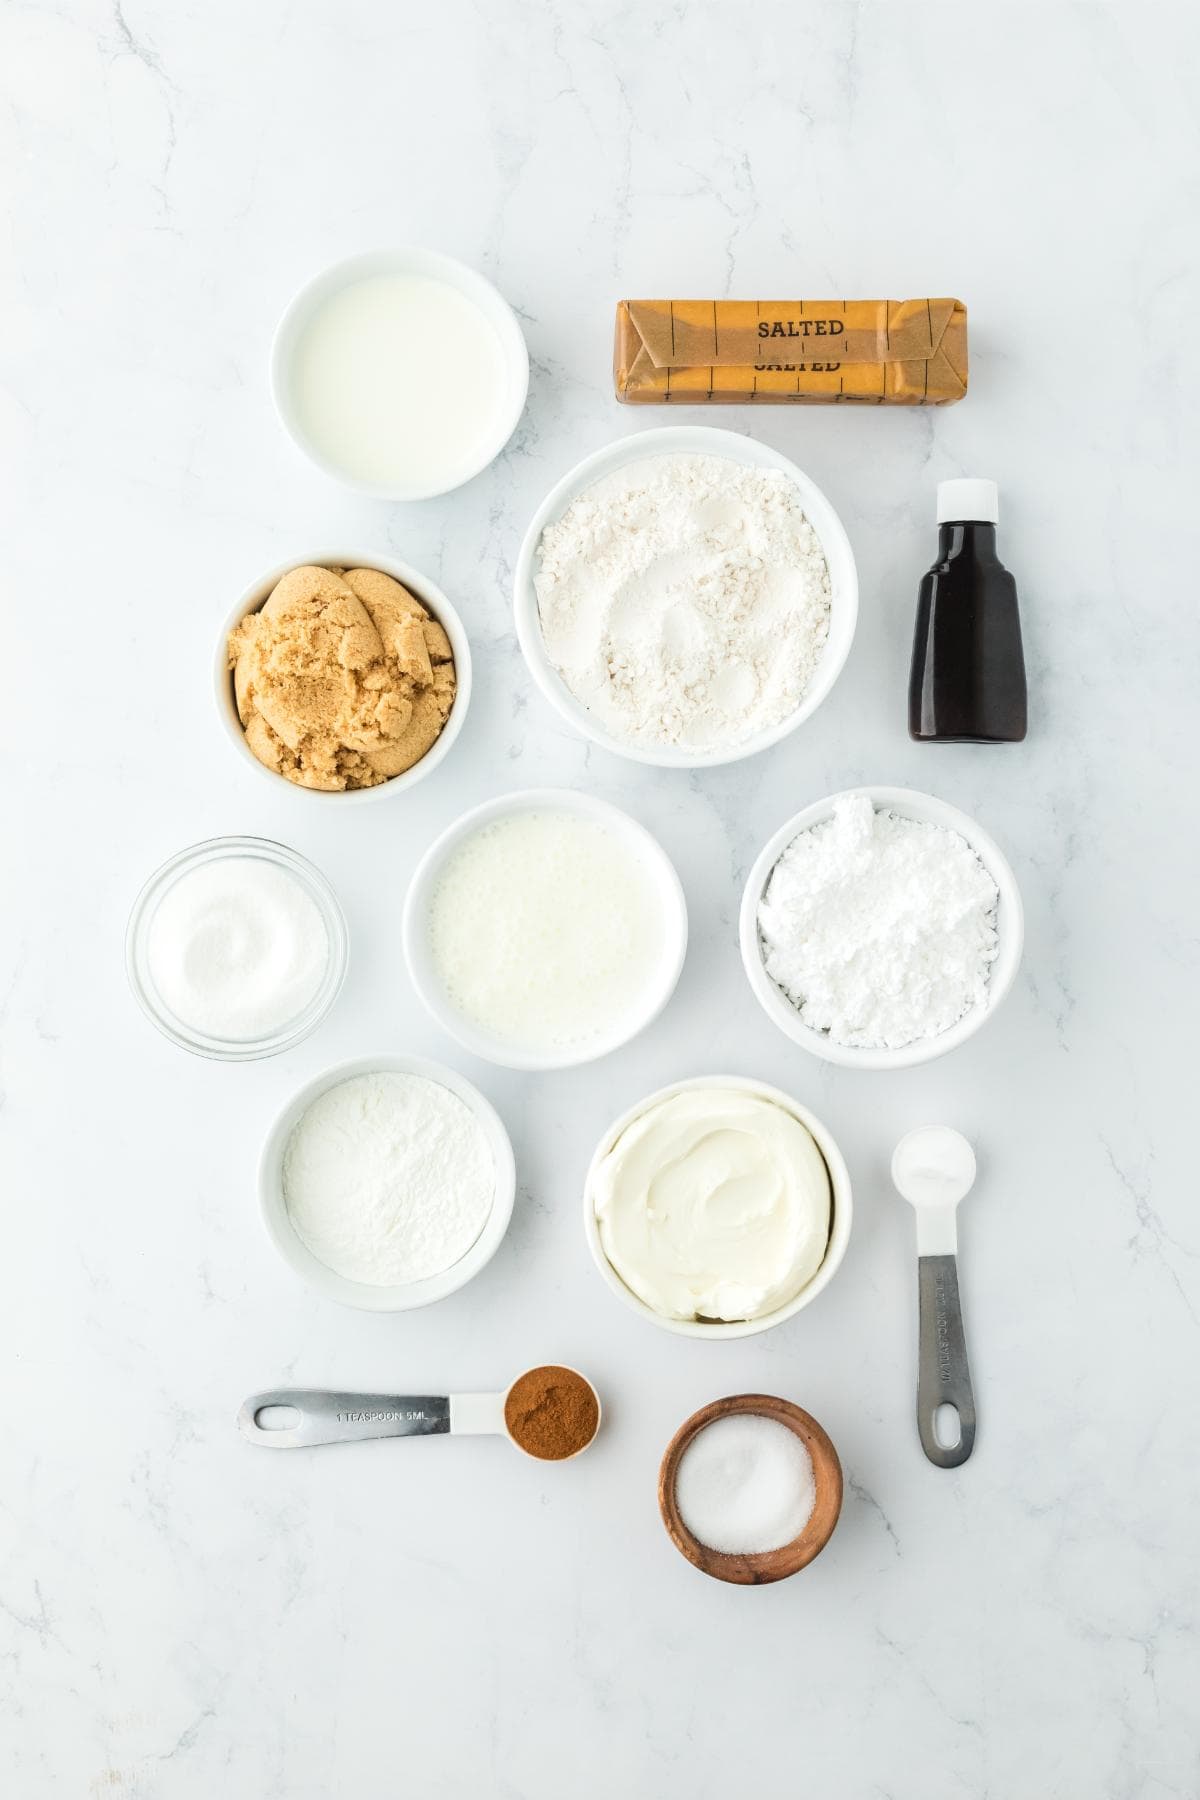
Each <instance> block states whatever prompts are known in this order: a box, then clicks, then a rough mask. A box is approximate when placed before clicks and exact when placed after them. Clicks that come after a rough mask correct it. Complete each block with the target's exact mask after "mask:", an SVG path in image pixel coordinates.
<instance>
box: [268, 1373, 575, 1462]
mask: <svg viewBox="0 0 1200 1800" xmlns="http://www.w3.org/2000/svg"><path fill="white" fill-rule="evenodd" d="M562 1368H563V1365H561V1364H546V1365H544V1367H542V1368H536V1369H530V1370H527V1371H526V1373H527V1374H530V1375H537V1374H550V1373H553V1372H556V1371H558V1370H561V1369H562ZM566 1372H567V1373H568V1374H571V1375H576V1376H578V1378H579V1380H580V1381H583V1382H585V1383H586V1385H587V1387H588V1388H589V1389H590V1390H591V1393H592V1397H593V1399H594V1400H595V1402H596V1424H595V1427H594V1429H593V1431H592V1435H591V1437H589V1438H588V1440H587V1443H584V1444H580V1446H579V1448H578V1450H573V1451H572V1452H571V1453H570V1454H571V1456H578V1455H580V1454H581V1453H582V1451H584V1450H586V1449H587V1447H588V1444H590V1443H591V1442H592V1441H593V1439H594V1438H595V1435H596V1432H597V1431H598V1430H599V1429H600V1398H599V1395H598V1394H597V1393H596V1390H595V1388H594V1387H592V1384H591V1382H590V1381H588V1380H587V1377H586V1376H584V1375H580V1373H579V1371H578V1369H570V1370H567V1371H566ZM523 1379H524V1377H523V1376H521V1375H518V1376H517V1381H521V1380H523ZM516 1385H517V1382H516V1381H514V1382H513V1383H512V1384H511V1386H509V1387H507V1388H506V1389H505V1390H504V1392H503V1393H500V1394H343V1393H333V1392H328V1391H326V1390H325V1389H322V1388H276V1389H275V1390H274V1391H273V1392H270V1393H266V1394H252V1395H251V1396H250V1398H249V1399H248V1400H245V1401H243V1403H242V1406H241V1409H240V1411H239V1412H238V1419H237V1422H238V1429H239V1431H240V1432H241V1434H242V1436H243V1437H244V1438H247V1439H249V1441H250V1443H252V1444H262V1445H264V1446H265V1447H266V1448H267V1449H268V1450H305V1449H308V1448H310V1447H311V1446H313V1445H316V1444H356V1443H361V1442H362V1441H363V1440H364V1439H366V1438H398V1437H437V1436H440V1435H444V1434H445V1433H447V1432H450V1433H454V1434H456V1435H460V1436H471V1437H478V1436H483V1435H488V1434H490V1435H494V1436H499V1437H506V1438H507V1439H508V1441H509V1443H510V1444H513V1445H515V1446H516V1448H517V1449H518V1450H520V1451H522V1452H523V1453H524V1454H525V1455H526V1456H534V1457H535V1460H537V1461H546V1460H548V1459H547V1458H545V1457H536V1453H535V1452H534V1451H532V1450H527V1449H526V1447H525V1445H524V1444H522V1443H521V1441H520V1439H519V1438H518V1437H517V1436H516V1435H515V1434H514V1433H513V1432H511V1431H510V1430H509V1428H508V1423H507V1420H506V1417H505V1403H506V1402H507V1400H508V1396H509V1394H510V1393H511V1392H512V1390H513V1388H514V1387H515V1386H516ZM276 1408H284V1409H286V1410H287V1411H288V1412H289V1413H295V1414H298V1415H299V1417H298V1419H296V1420H290V1421H289V1422H288V1423H287V1424H282V1423H280V1424H276V1423H274V1422H272V1421H271V1420H270V1419H269V1418H266V1419H264V1417H263V1415H264V1414H269V1413H270V1412H271V1411H272V1410H274V1409H276ZM553 1460H556V1461H562V1462H565V1461H569V1460H570V1458H569V1457H559V1458H555V1459H553Z"/></svg>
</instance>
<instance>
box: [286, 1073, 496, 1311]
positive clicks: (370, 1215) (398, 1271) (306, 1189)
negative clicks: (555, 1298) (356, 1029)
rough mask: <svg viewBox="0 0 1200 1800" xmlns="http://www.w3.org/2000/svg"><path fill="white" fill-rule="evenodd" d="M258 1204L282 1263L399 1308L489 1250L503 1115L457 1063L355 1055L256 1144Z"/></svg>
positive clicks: (465, 1275)
mask: <svg viewBox="0 0 1200 1800" xmlns="http://www.w3.org/2000/svg"><path fill="white" fill-rule="evenodd" d="M258 1188H259V1203H260V1205H261V1207H262V1214H263V1221H264V1223H265V1225H266V1228H267V1233H268V1236H269V1237H270V1239H271V1242H272V1243H273V1244H274V1246H275V1248H276V1249H277V1250H278V1251H279V1253H280V1255H281V1256H282V1257H283V1259H284V1261H285V1262H286V1263H287V1264H288V1265H289V1266H290V1267H291V1268H292V1270H293V1271H294V1272H295V1273H296V1274H297V1275H299V1276H300V1278H301V1279H302V1280H303V1281H305V1282H306V1283H307V1284H308V1286H309V1287H311V1288H313V1289H314V1290H315V1291H316V1292H317V1293H319V1294H322V1295H324V1297H325V1298H326V1299H329V1300H337V1301H340V1302H341V1304H342V1305H343V1306H355V1307H359V1308H361V1309H363V1310H364V1311H367V1312H407V1311H409V1310H411V1309H412V1308H414V1307H418V1306H428V1305H430V1304H431V1303H432V1302H433V1301H435V1300H444V1299H445V1298H446V1296H447V1295H448V1294H452V1293H454V1292H456V1290H457V1289H458V1288H460V1287H463V1286H464V1285H465V1284H466V1283H467V1282H468V1281H470V1280H471V1278H472V1277H473V1276H475V1275H478V1273H479V1271H480V1270H481V1269H482V1268H483V1267H484V1266H485V1265H486V1264H487V1263H488V1262H490V1261H491V1259H492V1257H493V1256H494V1255H495V1253H496V1251H497V1250H498V1249H499V1247H500V1242H501V1240H502V1238H503V1237H504V1234H505V1232H506V1231H507V1229H508V1223H509V1220H510V1219H511V1217H512V1209H513V1200H514V1197H515V1194H516V1172H515V1165H514V1162H513V1152H512V1145H511V1143H510V1141H509V1137H508V1133H507V1132H506V1131H505V1129H504V1126H503V1124H502V1123H501V1120H500V1117H499V1115H498V1114H497V1112H496V1111H495V1109H494V1108H493V1107H492V1106H491V1105H489V1103H488V1102H487V1101H486V1100H485V1099H484V1097H483V1095H482V1094H481V1093H480V1092H479V1090H478V1089H477V1088H475V1087H473V1086H472V1085H471V1083H470V1082H469V1081H465V1080H464V1079H463V1077H462V1076H461V1075H458V1074H456V1073H455V1072H454V1070H453V1069H446V1068H443V1067H442V1066H441V1064H439V1063H434V1062H426V1061H424V1060H422V1059H421V1058H418V1057H412V1056H395V1055H388V1054H382V1055H377V1056H367V1057H359V1058H358V1059H356V1060H355V1061H353V1062H346V1063H339V1064H338V1065H337V1066H336V1067H334V1068H332V1069H326V1070H325V1072H324V1074H322V1075H318V1076H317V1077H316V1078H315V1079H314V1080H313V1081H310V1082H309V1083H308V1084H307V1085H306V1086H305V1087H303V1088H301V1089H300V1091H299V1093H298V1094H296V1095H294V1096H293V1098H292V1099H291V1100H290V1101H289V1103H288V1105H287V1106H286V1107H285V1108H284V1109H283V1111H282V1112H281V1113H280V1115H279V1117H278V1118H277V1119H276V1121H275V1123H274V1125H273V1126H272V1127H271V1130H270V1132H269V1134H268V1136H267V1140H266V1143H265V1144H264V1145H263V1150H262V1157H261V1159H260V1162H259V1171H258Z"/></svg>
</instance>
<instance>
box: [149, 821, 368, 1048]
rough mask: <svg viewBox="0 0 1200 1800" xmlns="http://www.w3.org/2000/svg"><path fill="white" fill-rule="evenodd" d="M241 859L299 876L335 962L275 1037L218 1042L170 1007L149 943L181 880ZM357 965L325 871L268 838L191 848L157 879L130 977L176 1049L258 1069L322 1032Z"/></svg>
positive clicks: (331, 960)
mask: <svg viewBox="0 0 1200 1800" xmlns="http://www.w3.org/2000/svg"><path fill="white" fill-rule="evenodd" d="M235 857H236V858H238V859H243V858H246V857H256V858H258V859H259V860H261V861H262V862H267V863H272V864H274V866H275V867H276V868H279V869H284V870H286V871H287V873H288V874H289V875H292V876H294V877H295V879H296V880H297V881H298V882H299V883H300V885H301V887H302V888H303V889H304V891H305V893H306V894H307V895H308V897H309V899H310V900H311V901H312V902H313V904H314V906H315V907H316V908H317V910H318V912H319V913H320V915H321V918H322V921H323V922H324V925H325V936H326V940H327V942H328V945H329V958H328V962H327V964H326V968H325V975H324V978H323V979H322V982H321V985H320V987H319V988H318V989H317V991H316V993H315V994H314V995H313V997H312V999H311V1000H310V1001H309V1003H308V1005H307V1006H306V1007H305V1008H304V1010H303V1012H300V1013H298V1014H297V1015H296V1017H295V1018H294V1019H290V1020H289V1021H288V1023H287V1025H286V1026H284V1027H283V1028H282V1030H280V1031H277V1032H274V1033H273V1034H272V1035H271V1036H269V1037H262V1038H217V1037H209V1036H208V1035H207V1034H206V1033H205V1032H202V1031H197V1030H195V1029H194V1028H193V1027H192V1026H190V1025H188V1024H186V1023H185V1022H184V1021H183V1020H182V1019H180V1018H179V1017H178V1016H177V1015H176V1014H175V1013H174V1012H172V1011H171V1009H170V1007H168V1006H167V1004H166V1002H165V1001H164V1000H163V999H162V997H161V996H160V994H159V992H158V990H157V988H156V987H155V985H154V978H153V976H152V974H151V972H150V963H149V958H148V955H147V942H148V939H149V934H150V926H151V923H152V921H153V919H154V914H155V912H156V910H157V908H158V905H159V903H160V901H161V900H162V898H163V896H164V894H166V893H167V892H168V890H169V889H170V888H171V887H173V886H174V884H175V882H176V881H178V880H179V878H180V876H181V875H187V874H190V873H191V871H192V870H193V869H198V868H201V867H202V866H203V865H204V864H205V863H213V862H223V861H225V860H227V859H231V858H235ZM349 960H350V939H349V933H348V932H347V930H346V919H345V915H344V914H343V912H342V909H341V906H340V904H339V902H338V897H337V895H336V894H335V893H334V891H333V889H332V888H331V887H330V885H329V883H328V882H327V881H326V879H325V877H324V876H323V875H322V874H321V872H320V870H319V869H315V868H314V867H313V865H312V864H311V863H310V862H307V861H306V860H305V858H304V857H303V856H298V855H297V853H296V852H295V851H294V850H289V849H288V847H287V845H286V844H274V843H272V842H271V841H270V839H268V838H256V837H221V838H209V839H208V840H207V841H206V842H205V843H203V844H192V845H191V846H190V848H189V849H187V850H180V851H179V853H178V854H177V855H175V856H173V857H171V859H170V860H169V861H168V862H165V863H164V864H163V865H162V867H161V868H160V869H157V870H156V871H155V872H154V874H153V875H152V876H151V877H150V879H149V881H148V882H147V883H146V885H145V887H144V888H143V889H142V891H141V893H140V894H139V895H138V897H137V899H136V900H135V901H134V903H133V911H132V912H131V913H130V915H129V925H128V928H127V930H126V933H125V970H126V973H127V974H128V976H129V985H130V987H131V988H132V989H133V992H134V995H135V997H136V999H137V1002H138V1004H139V1006H140V1007H141V1009H142V1011H143V1012H144V1013H145V1015H146V1017H147V1018H148V1019H149V1020H150V1023H151V1024H152V1025H156V1026H157V1027H158V1029H159V1030H160V1031H161V1032H162V1034H163V1036H164V1037H169V1038H170V1040H171V1042H172V1043H173V1044H178V1045H179V1046H180V1047H181V1048H182V1049H184V1050H190V1051H191V1052H192V1053H193V1055H195V1056H208V1057H212V1058H213V1059H215V1060H216V1061H218V1062H254V1061H256V1060H257V1059H258V1058H260V1057H263V1056H276V1055H278V1053H279V1052H280V1051H281V1050H290V1049H291V1048H292V1046H293V1045H294V1044H298V1043H299V1042H300V1041H301V1039H302V1038H306V1037H307V1036H308V1034H309V1033H310V1032H311V1031H315V1030H316V1028H317V1026H318V1025H319V1024H320V1023H321V1020H322V1019H323V1018H324V1017H325V1015H326V1013H327V1012H328V1011H329V1009H330V1007H331V1006H332V1005H333V1003H334V1001H335V1000H336V999H337V996H338V992H339V990H340V988H341V985H342V982H343V981H344V980H345V977H346V968H347V965H348V963H349Z"/></svg>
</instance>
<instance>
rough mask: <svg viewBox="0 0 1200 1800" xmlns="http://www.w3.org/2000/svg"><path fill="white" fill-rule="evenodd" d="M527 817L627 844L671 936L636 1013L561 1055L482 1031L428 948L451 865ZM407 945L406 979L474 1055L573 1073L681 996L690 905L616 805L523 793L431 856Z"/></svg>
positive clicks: (440, 842)
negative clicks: (569, 822)
mask: <svg viewBox="0 0 1200 1800" xmlns="http://www.w3.org/2000/svg"><path fill="white" fill-rule="evenodd" d="M522 812H526V813H529V812H568V813H573V814H574V815H575V816H576V817H577V818H582V819H592V820H594V821H595V822H596V824H598V825H603V826H606V827H607V828H608V830H610V831H612V832H614V833H615V834H616V835H618V836H619V837H621V838H622V839H623V840H624V842H625V843H627V844H628V845H629V846H630V847H631V848H632V849H633V851H634V854H635V855H636V856H637V858H638V860H639V861H640V862H641V864H642V866H643V867H644V868H645V869H646V870H647V871H648V872H649V874H650V875H651V877H652V879H653V882H654V885H655V889H656V892H657V893H658V895H659V898H660V903H661V906H662V910H663V920H664V925H665V930H666V938H667V951H666V954H665V956H664V957H663V961H662V966H661V968H660V969H659V971H658V975H657V978H656V980H655V981H654V982H653V983H652V985H651V986H650V987H648V988H647V990H646V992H645V995H644V996H643V1003H642V1005H641V1007H640V1008H639V1010H638V1012H637V1013H636V1014H634V1015H631V1016H630V1018H629V1019H628V1020H626V1021H625V1022H623V1023H622V1025H621V1026H620V1027H618V1028H617V1029H615V1030H614V1031H612V1032H610V1033H609V1034H608V1035H607V1036H605V1037H602V1038H596V1039H594V1040H592V1041H591V1042H589V1043H588V1044H586V1045H582V1046H580V1045H576V1046H573V1047H572V1048H570V1049H569V1050H563V1051H560V1052H558V1053H557V1054H556V1053H553V1052H550V1051H525V1050H522V1049H521V1048H520V1047H519V1046H516V1045H514V1044H511V1043H509V1042H508V1041H507V1040H506V1039H504V1038H499V1037H495V1036H493V1035H492V1034H491V1033H490V1032H486V1031H483V1030H481V1029H480V1028H479V1027H478V1026H476V1025H474V1024H473V1023H472V1022H471V1021H470V1020H469V1019H466V1018H464V1017H463V1015H462V1013H460V1012H459V1011H458V1009H457V1007H455V1006H453V1005H452V1004H451V1001H450V999H449V997H448V995H447V994H446V991H445V988H444V986H443V984H442V981H441V978H440V976H439V974H438V972H437V968H436V966H435V964H434V960H433V955H432V952H431V950H430V947H429V931H428V921H429V911H430V904H431V902H432V899H433V895H434V891H435V889H436V888H437V884H438V880H439V878H440V876H441V873H442V870H443V869H444V868H445V866H446V863H447V861H448V859H449V858H450V857H451V856H452V855H453V853H454V852H455V850H457V848H458V846H459V845H460V844H461V843H463V841H464V840H465V839H466V838H468V837H470V836H471V835H472V833H474V832H476V831H478V830H479V829H480V827H481V826H484V825H490V824H492V823H493V822H494V821H495V820H496V819H503V818H509V817H511V816H512V815H513V814H515V813H522ZM403 942H404V956H405V961H406V962H407V964H408V972H409V975H410V977H411V979H412V984H413V986H414V987H415V988H416V990H417V993H418V994H419V995H420V997H421V1000H422V1001H423V1003H424V1005H425V1006H426V1007H427V1009H428V1010H429V1012H430V1013H431V1014H432V1016H433V1017H434V1018H435V1019H436V1020H437V1022H438V1024H439V1025H440V1026H441V1027H442V1029H443V1030H444V1031H448V1032H449V1033H450V1036H451V1037H453V1038H457V1040H458V1042H459V1043H460V1044H462V1045H463V1046H464V1047H465V1048H466V1049H468V1050H470V1051H471V1052H472V1053H473V1054H474V1055H475V1056H482V1057H484V1058H485V1059H486V1060H487V1061H488V1062H493V1063H499V1064H500V1065H501V1067H503V1068H507V1069H526V1070H533V1069H568V1068H573V1067H575V1066H576V1065H578V1064H579V1063H587V1062H595V1061H596V1059H597V1058H598V1057H601V1056H607V1055H608V1053H609V1051H610V1050H616V1049H618V1048H619V1047H620V1045H622V1044H626V1043H628V1042H629V1040H630V1038H633V1037H636V1036H637V1034H638V1032H639V1031H644V1030H645V1028H646V1026H647V1025H649V1024H650V1023H651V1021H652V1020H654V1019H656V1018H657V1017H658V1015H659V1013H660V1012H661V1011H662V1009H663V1007H664V1006H665V1005H666V1004H667V1001H668V1000H669V999H670V998H671V995H672V994H673V993H674V992H675V984H676V982H677V981H678V980H679V974H680V970H681V969H682V968H683V959H684V956H685V954H686V952H687V903H686V901H685V900H684V897H683V888H682V886H681V885H680V881H679V877H678V875H677V874H676V873H675V870H674V867H673V866H672V864H671V862H670V859H669V858H668V856H667V854H666V851H665V850H663V848H662V846H661V845H660V844H659V843H658V841H657V839H655V838H653V837H651V835H650V833H649V832H648V831H647V830H646V828H645V826H643V825H639V824H638V823H637V821H636V819H631V818H630V817H629V814H628V813H623V812H621V810H620V809H619V808H618V807H615V806H610V805H609V804H608V802H607V801H605V800H597V799H595V798H594V797H593V796H592V795H591V794H582V793H577V792H575V791H573V790H572V789H570V788H528V789H525V790H524V791H523V792H521V793H517V794H504V795H502V796H501V798H500V799H498V800H488V801H486V802H485V803H484V805H482V806H477V807H475V808H474V809H473V810H472V811H471V812H467V813H464V814H463V816H462V817H461V818H460V819H456V820H455V822H454V824H453V825H451V826H450V828H449V830H447V831H444V832H443V833H442V835H441V837H439V838H438V839H437V840H436V842H435V843H434V844H432V845H431V847H430V848H429V849H428V850H427V851H426V853H425V855H424V856H423V857H422V859H421V861H420V863H419V864H418V865H417V869H416V873H415V874H414V875H413V878H412V882H411V883H410V885H409V890H408V897H407V899H406V901H405V904H404V923H403Z"/></svg>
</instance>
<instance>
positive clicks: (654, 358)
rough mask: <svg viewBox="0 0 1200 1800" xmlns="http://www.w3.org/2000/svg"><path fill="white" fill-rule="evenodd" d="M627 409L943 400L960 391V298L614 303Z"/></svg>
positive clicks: (963, 381) (618, 370)
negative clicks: (667, 403)
mask: <svg viewBox="0 0 1200 1800" xmlns="http://www.w3.org/2000/svg"><path fill="white" fill-rule="evenodd" d="M613 379H614V381H615V383H616V390H617V399H618V400H624V401H627V402H629V403H631V404H634V405H643V406H645V405H650V406H653V405H663V404H665V403H666V402H668V401H670V402H672V403H673V404H675V405H681V406H703V405H708V404H710V403H715V404H722V403H723V404H725V405H735V406H736V405H744V404H747V403H751V402H760V401H763V402H767V403H769V404H784V405H786V404H789V403H790V404H792V405H795V404H796V403H797V402H799V403H800V404H802V405H803V404H805V403H808V404H810V405H811V404H816V405H822V404H826V405H829V404H832V405H837V404H838V403H840V402H846V401H848V402H850V403H852V404H858V405H863V406H947V405H949V404H950V402H951V401H953V400H961V399H962V397H963V395H964V394H965V393H966V391H967V309H966V307H965V306H964V305H963V303H962V301H961V300H621V301H619V302H618V304H617V333H616V343H615V346H614V351H613Z"/></svg>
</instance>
